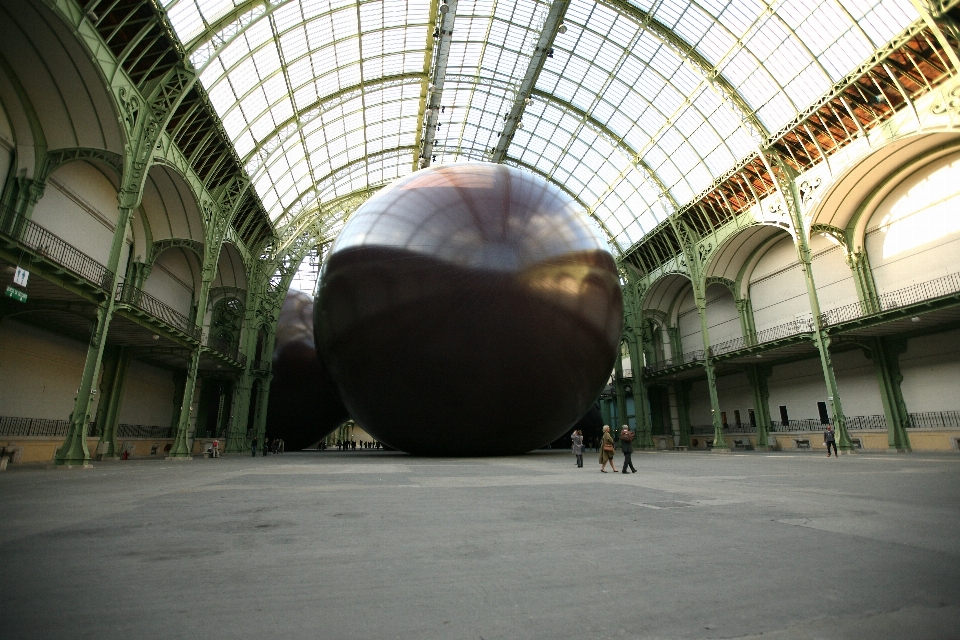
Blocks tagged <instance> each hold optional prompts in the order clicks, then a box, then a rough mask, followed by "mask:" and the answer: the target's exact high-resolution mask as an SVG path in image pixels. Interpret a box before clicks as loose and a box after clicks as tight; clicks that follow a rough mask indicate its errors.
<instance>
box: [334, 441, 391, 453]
mask: <svg viewBox="0 0 960 640" xmlns="http://www.w3.org/2000/svg"><path fill="white" fill-rule="evenodd" d="M357 446H359V447H360V448H361V449H382V448H383V445H381V444H380V443H379V442H377V441H373V442H365V441H363V440H361V441H360V442H359V443H358V442H357V441H356V440H337V451H349V450H351V449H356V448H357Z"/></svg>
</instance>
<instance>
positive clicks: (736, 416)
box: [733, 409, 743, 427]
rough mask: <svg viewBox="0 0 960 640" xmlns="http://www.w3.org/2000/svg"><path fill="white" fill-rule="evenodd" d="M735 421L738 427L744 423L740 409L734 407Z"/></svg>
mask: <svg viewBox="0 0 960 640" xmlns="http://www.w3.org/2000/svg"><path fill="white" fill-rule="evenodd" d="M733 422H734V424H736V425H737V426H738V427H739V426H740V425H741V424H743V423H741V422H740V409H734V410H733Z"/></svg>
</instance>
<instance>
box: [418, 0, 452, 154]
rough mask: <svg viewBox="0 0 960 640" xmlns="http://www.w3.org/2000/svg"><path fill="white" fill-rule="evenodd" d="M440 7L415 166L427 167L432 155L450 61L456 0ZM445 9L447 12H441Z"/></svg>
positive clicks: (445, 1) (445, 2) (446, 1)
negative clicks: (420, 142)
mask: <svg viewBox="0 0 960 640" xmlns="http://www.w3.org/2000/svg"><path fill="white" fill-rule="evenodd" d="M442 3H443V4H441V5H440V26H439V27H438V30H439V34H437V33H436V32H435V33H434V35H435V36H439V37H437V38H434V41H435V42H436V56H435V57H434V61H433V70H432V72H431V74H430V80H431V81H432V90H431V88H430V87H428V88H427V99H426V101H425V102H424V103H423V104H424V105H426V109H425V110H424V111H422V112H421V117H420V119H419V120H418V121H422V122H423V125H422V126H423V127H424V132H423V144H422V147H421V149H422V150H421V152H420V157H419V162H418V163H415V167H416V166H420V167H429V166H430V157H431V155H432V154H433V141H434V138H435V137H436V134H437V127H438V126H439V125H438V124H437V120H438V119H439V117H440V113H439V112H440V105H441V102H440V101H441V98H442V97H443V83H444V80H445V79H446V75H447V61H448V60H449V59H450V44H451V41H452V40H453V25H454V22H455V21H456V19H457V0H442ZM444 7H446V8H447V10H446V11H443V8H444Z"/></svg>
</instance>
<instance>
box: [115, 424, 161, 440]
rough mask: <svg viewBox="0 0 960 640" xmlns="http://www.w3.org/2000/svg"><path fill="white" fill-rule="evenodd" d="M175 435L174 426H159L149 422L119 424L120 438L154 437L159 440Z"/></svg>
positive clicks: (118, 434)
mask: <svg viewBox="0 0 960 640" xmlns="http://www.w3.org/2000/svg"><path fill="white" fill-rule="evenodd" d="M173 436H174V429H173V427H158V426H156V425H148V424H118V425H117V437H118V438H154V439H157V440H164V439H169V438H172V437H173Z"/></svg>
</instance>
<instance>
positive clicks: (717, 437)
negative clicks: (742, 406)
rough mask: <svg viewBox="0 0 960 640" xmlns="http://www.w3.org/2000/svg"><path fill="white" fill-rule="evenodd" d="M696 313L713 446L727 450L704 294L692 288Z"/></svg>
mask: <svg viewBox="0 0 960 640" xmlns="http://www.w3.org/2000/svg"><path fill="white" fill-rule="evenodd" d="M694 296H695V300H696V304H697V313H698V314H699V315H700V331H701V333H702V334H703V368H704V369H705V370H706V372H707V389H708V390H709V391H710V418H711V421H712V422H713V448H714V449H715V450H716V449H719V450H721V451H722V450H729V447H728V446H727V440H726V439H725V438H724V437H723V423H722V422H721V420H720V398H719V396H718V395H717V376H716V374H715V372H714V370H713V356H712V355H711V354H710V333H709V328H708V327H707V299H706V296H705V295H704V294H703V293H701V292H698V291H696V290H694Z"/></svg>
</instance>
